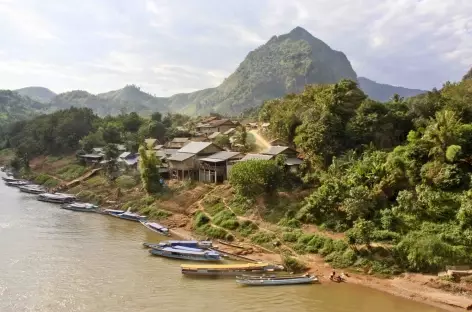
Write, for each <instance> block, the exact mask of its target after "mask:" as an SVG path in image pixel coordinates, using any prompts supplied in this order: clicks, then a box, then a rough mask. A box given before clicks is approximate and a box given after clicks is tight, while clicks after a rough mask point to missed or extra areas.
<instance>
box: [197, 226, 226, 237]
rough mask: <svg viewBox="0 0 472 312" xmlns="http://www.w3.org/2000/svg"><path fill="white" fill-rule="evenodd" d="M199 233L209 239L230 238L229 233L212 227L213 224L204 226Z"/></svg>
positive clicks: (199, 228)
mask: <svg viewBox="0 0 472 312" xmlns="http://www.w3.org/2000/svg"><path fill="white" fill-rule="evenodd" d="M197 233H198V234H200V235H206V236H207V237H209V238H216V239H226V238H227V237H228V238H229V236H228V234H229V233H228V232H227V231H225V230H223V229H221V228H217V227H214V226H212V225H211V224H204V225H203V226H201V227H198V228H197Z"/></svg>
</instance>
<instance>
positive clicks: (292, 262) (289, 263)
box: [282, 256, 308, 273]
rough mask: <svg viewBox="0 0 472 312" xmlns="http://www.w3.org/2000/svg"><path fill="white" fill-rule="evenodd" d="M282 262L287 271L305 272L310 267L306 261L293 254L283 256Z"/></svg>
mask: <svg viewBox="0 0 472 312" xmlns="http://www.w3.org/2000/svg"><path fill="white" fill-rule="evenodd" d="M282 263H283V266H284V267H285V269H286V270H287V271H289V272H293V273H300V272H304V271H306V270H307V269H308V267H307V265H306V264H305V263H303V262H302V261H300V260H298V259H296V258H294V257H291V256H283V257H282Z"/></svg>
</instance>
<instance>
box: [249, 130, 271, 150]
mask: <svg viewBox="0 0 472 312" xmlns="http://www.w3.org/2000/svg"><path fill="white" fill-rule="evenodd" d="M249 133H250V134H252V135H253V136H254V139H256V145H257V147H258V150H259V151H263V150H265V149H268V148H269V147H270V144H269V142H267V140H266V139H264V137H262V136H261V135H260V134H259V131H257V130H251V131H249Z"/></svg>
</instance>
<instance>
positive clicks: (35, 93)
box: [15, 86, 56, 103]
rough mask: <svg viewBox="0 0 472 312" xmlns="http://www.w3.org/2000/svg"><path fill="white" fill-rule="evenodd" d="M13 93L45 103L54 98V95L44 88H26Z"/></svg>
mask: <svg viewBox="0 0 472 312" xmlns="http://www.w3.org/2000/svg"><path fill="white" fill-rule="evenodd" d="M15 92H17V93H19V94H20V95H22V96H27V97H30V98H31V99H33V100H35V101H38V102H42V103H47V102H49V101H51V100H52V98H53V97H55V96H56V93H54V92H52V91H51V90H49V89H48V88H45V87H36V86H34V87H26V88H21V89H17V90H15Z"/></svg>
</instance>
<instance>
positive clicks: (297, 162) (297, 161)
mask: <svg viewBox="0 0 472 312" xmlns="http://www.w3.org/2000/svg"><path fill="white" fill-rule="evenodd" d="M302 163H303V160H301V159H298V158H287V160H286V161H285V164H286V165H287V166H297V165H300V164H302Z"/></svg>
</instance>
